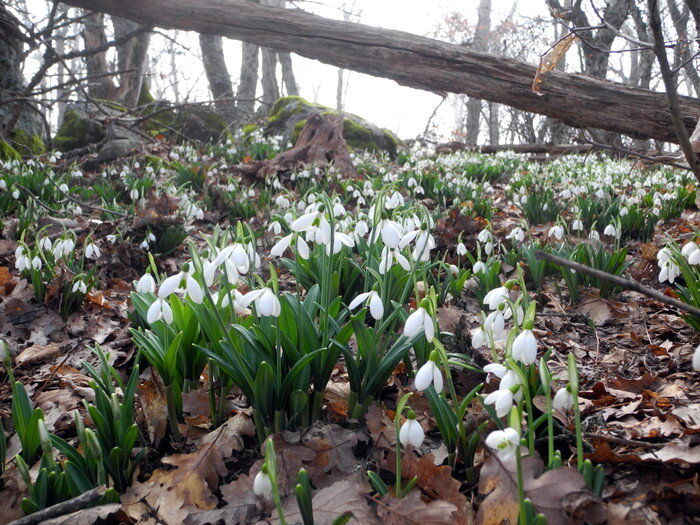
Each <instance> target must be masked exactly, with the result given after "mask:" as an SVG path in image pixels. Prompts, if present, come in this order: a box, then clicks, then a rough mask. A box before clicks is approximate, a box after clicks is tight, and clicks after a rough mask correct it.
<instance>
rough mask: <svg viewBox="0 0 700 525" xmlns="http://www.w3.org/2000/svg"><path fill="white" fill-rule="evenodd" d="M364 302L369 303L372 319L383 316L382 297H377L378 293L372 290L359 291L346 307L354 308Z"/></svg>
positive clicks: (378, 318)
mask: <svg viewBox="0 0 700 525" xmlns="http://www.w3.org/2000/svg"><path fill="white" fill-rule="evenodd" d="M364 302H367V303H369V313H370V314H372V317H374V319H376V320H377V321H379V320H380V319H381V318H382V317H384V304H383V303H382V298H381V297H379V294H378V293H377V292H375V291H374V290H371V291H369V292H365V293H361V294H360V295H358V296H357V297H355V298H354V299H353V300H352V301H351V302H350V304H349V305H348V308H349V309H350V310H354V309H355V308H357V307H358V306H360V304H362V303H364Z"/></svg>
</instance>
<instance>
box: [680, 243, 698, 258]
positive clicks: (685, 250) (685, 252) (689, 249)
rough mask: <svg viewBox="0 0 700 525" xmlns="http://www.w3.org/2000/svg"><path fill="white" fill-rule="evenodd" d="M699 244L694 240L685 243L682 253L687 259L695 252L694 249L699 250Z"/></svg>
mask: <svg viewBox="0 0 700 525" xmlns="http://www.w3.org/2000/svg"><path fill="white" fill-rule="evenodd" d="M697 249H698V245H697V244H695V243H694V242H689V243H686V244H684V245H683V248H682V249H681V254H683V257H685V258H686V259H687V258H688V256H689V255H690V254H691V253H693V252H694V251H697Z"/></svg>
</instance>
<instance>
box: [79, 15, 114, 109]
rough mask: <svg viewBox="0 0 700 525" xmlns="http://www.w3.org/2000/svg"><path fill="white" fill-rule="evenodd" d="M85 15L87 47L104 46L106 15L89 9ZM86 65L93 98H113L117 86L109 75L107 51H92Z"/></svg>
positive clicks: (89, 88) (84, 28) (84, 24)
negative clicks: (90, 11)
mask: <svg viewBox="0 0 700 525" xmlns="http://www.w3.org/2000/svg"><path fill="white" fill-rule="evenodd" d="M83 15H87V16H86V17H85V18H84V19H83V42H84V45H85V49H86V50H89V49H95V48H97V47H100V46H103V45H104V44H105V43H106V42H107V37H106V36H105V23H104V18H105V17H104V15H103V14H102V13H88V12H87V11H83ZM85 66H86V73H87V76H88V78H90V83H89V84H88V90H87V91H88V94H89V95H90V96H91V97H93V98H98V99H111V98H112V97H113V96H114V93H115V91H116V87H115V86H114V82H113V81H112V77H110V76H108V73H109V67H108V66H107V53H106V52H105V51H101V52H99V53H90V54H89V55H88V56H87V57H85Z"/></svg>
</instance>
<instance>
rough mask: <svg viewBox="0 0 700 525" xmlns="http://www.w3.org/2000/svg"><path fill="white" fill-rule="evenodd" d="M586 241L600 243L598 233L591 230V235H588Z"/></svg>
mask: <svg viewBox="0 0 700 525" xmlns="http://www.w3.org/2000/svg"><path fill="white" fill-rule="evenodd" d="M588 240H589V241H591V242H599V241H600V234H599V233H598V231H597V230H591V233H589V234H588Z"/></svg>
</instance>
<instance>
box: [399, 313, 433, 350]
mask: <svg viewBox="0 0 700 525" xmlns="http://www.w3.org/2000/svg"><path fill="white" fill-rule="evenodd" d="M420 331H424V332H425V338H426V339H427V340H428V342H431V341H432V340H433V338H434V337H435V325H434V324H433V318H432V317H431V316H430V314H429V313H428V311H427V310H426V309H425V308H423V307H422V306H420V307H418V309H417V310H416V311H415V312H413V313H412V314H411V315H409V316H408V319H406V324H405V325H404V327H403V334H404V335H405V336H406V337H413V336H414V335H416V334H417V333H419V332H420Z"/></svg>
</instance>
